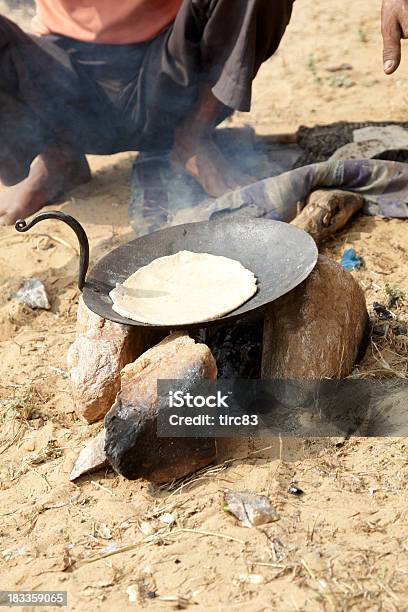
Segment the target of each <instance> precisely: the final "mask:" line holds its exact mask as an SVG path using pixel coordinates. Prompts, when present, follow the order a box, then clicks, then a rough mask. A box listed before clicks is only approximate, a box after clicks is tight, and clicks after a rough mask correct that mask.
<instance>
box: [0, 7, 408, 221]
mask: <svg viewBox="0 0 408 612" xmlns="http://www.w3.org/2000/svg"><path fill="white" fill-rule="evenodd" d="M293 2H294V0H120V2H112V1H111V0H94V1H93V2H90V1H89V0H37V2H36V4H37V14H36V17H35V19H34V22H33V31H34V32H35V35H31V34H27V33H25V32H23V31H22V30H21V29H20V28H19V27H18V26H17V25H16V24H15V23H13V22H12V21H10V20H9V19H8V18H7V17H6V16H3V15H0V78H1V87H0V138H1V149H0V181H1V182H2V183H3V185H5V186H8V187H10V188H9V189H7V190H5V191H3V192H2V193H1V194H0V224H3V225H5V224H10V223H14V222H15V221H16V220H17V219H18V218H25V217H27V216H29V215H31V214H33V213H34V212H36V211H37V210H39V209H40V208H42V207H43V206H44V205H45V204H49V203H52V202H55V200H56V199H58V198H60V197H61V196H62V195H64V194H66V193H67V192H68V191H69V190H71V189H72V188H74V187H77V186H78V185H80V184H82V183H85V182H86V181H88V180H89V178H90V169H89V165H88V163H87V160H86V157H85V154H87V153H93V154H103V155H106V154H112V153H117V152H120V151H154V152H156V151H157V152H158V153H160V151H165V150H167V151H168V150H171V157H170V158H171V163H172V164H173V165H174V166H175V167H179V168H180V167H181V168H183V169H184V170H185V171H187V172H188V173H189V174H190V175H192V176H193V177H194V178H195V180H196V181H197V182H198V183H199V184H200V185H201V186H202V187H203V189H204V190H205V191H206V192H207V193H208V194H209V195H211V196H220V195H222V194H223V193H225V192H226V191H229V190H232V189H236V188H238V187H240V186H243V185H245V184H248V183H250V182H251V181H253V180H254V179H252V178H251V177H250V176H246V175H243V174H241V173H240V172H238V171H237V169H236V168H234V167H233V166H231V165H230V163H229V162H227V160H226V159H225V158H224V157H223V155H222V153H221V151H220V150H219V149H218V148H217V146H216V145H215V143H214V141H213V132H214V129H215V127H216V126H217V125H218V124H219V123H220V122H221V121H223V120H224V119H225V118H226V117H227V116H228V115H230V114H231V113H233V112H234V111H235V110H239V111H249V110H250V107H251V89H252V82H253V79H254V78H255V76H256V74H257V72H258V70H259V68H260V66H261V64H262V63H263V62H265V61H266V60H267V59H268V58H269V57H271V56H272V55H273V54H274V53H275V51H276V50H277V48H278V46H279V43H280V41H281V39H282V37H283V35H284V32H285V29H286V26H287V25H288V23H289V20H290V17H291V14H292V7H293ZM328 10H330V9H329V8H328ZM382 24H383V38H384V71H385V72H386V74H391V73H393V72H394V71H395V70H396V69H397V68H398V65H399V63H400V57H401V39H403V38H407V37H408V0H383V9H382ZM33 162H34V163H33Z"/></svg>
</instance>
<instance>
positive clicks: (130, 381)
mask: <svg viewBox="0 0 408 612" xmlns="http://www.w3.org/2000/svg"><path fill="white" fill-rule="evenodd" d="M216 377H217V366H216V363H215V360H214V358H213V356H212V354H211V351H210V349H209V348H208V347H207V346H206V345H204V344H196V343H195V342H194V340H193V339H192V338H190V337H189V336H188V335H186V334H184V333H181V332H180V333H174V334H172V335H170V336H168V337H167V338H165V339H164V340H163V341H162V342H160V344H158V345H157V346H155V347H154V348H152V349H150V350H148V351H147V352H146V353H144V354H143V355H142V356H141V357H139V359H137V361H135V363H132V364H129V365H128V366H126V367H125V368H124V370H123V371H122V374H121V378H122V383H121V390H120V392H119V394H118V396H117V398H116V402H115V404H114V405H113V406H112V409H111V410H110V411H109V413H108V414H107V415H106V417H105V428H106V445H105V452H106V455H107V458H108V460H109V463H110V464H111V465H112V467H113V468H114V469H115V470H116V471H117V472H119V473H120V474H122V475H123V476H125V477H126V478H129V479H136V478H146V479H148V480H150V481H152V482H156V483H160V482H168V481H170V480H173V479H177V478H181V477H183V476H185V475H187V474H190V473H192V472H194V471H196V470H197V469H199V468H201V467H204V466H206V465H208V464H209V463H211V462H212V461H213V460H214V459H215V456H216V446H215V440H214V439H205V438H159V437H158V436H157V432H156V429H157V414H158V410H159V408H160V405H159V404H160V400H159V399H158V396H157V380H158V379H162V380H176V379H179V380H183V381H187V382H186V391H188V386H189V384H190V383H191V385H193V384H194V383H195V382H196V381H198V380H202V379H209V380H214V379H215V378H216Z"/></svg>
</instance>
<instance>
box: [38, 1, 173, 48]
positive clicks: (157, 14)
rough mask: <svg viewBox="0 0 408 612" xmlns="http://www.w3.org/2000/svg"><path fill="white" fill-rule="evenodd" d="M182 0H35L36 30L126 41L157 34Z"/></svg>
mask: <svg viewBox="0 0 408 612" xmlns="http://www.w3.org/2000/svg"><path fill="white" fill-rule="evenodd" d="M181 3H182V0H37V15H36V16H35V18H34V20H33V29H34V32H35V33H36V34H39V35H44V34H51V33H52V34H62V35H64V36H69V37H70V38H75V39H77V40H83V41H88V42H100V43H109V44H126V43H137V42H143V41H146V40H149V39H151V38H153V37H154V36H157V34H159V33H160V32H161V31H162V30H164V29H165V28H166V26H168V25H169V24H170V23H171V22H172V21H174V19H175V17H176V15H177V12H178V10H179V8H180V5H181Z"/></svg>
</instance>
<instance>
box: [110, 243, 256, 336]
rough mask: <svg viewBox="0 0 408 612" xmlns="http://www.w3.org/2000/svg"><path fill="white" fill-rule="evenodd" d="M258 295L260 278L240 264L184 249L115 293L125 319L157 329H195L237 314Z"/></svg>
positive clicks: (155, 263)
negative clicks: (224, 316) (236, 312)
mask: <svg viewBox="0 0 408 612" xmlns="http://www.w3.org/2000/svg"><path fill="white" fill-rule="evenodd" d="M256 291H257V285H256V277H255V275H254V274H253V273H252V272H250V271H249V270H247V269H246V268H244V266H243V265H242V264H241V263H239V261H235V260H234V259H229V258H227V257H220V256H217V255H209V254H206V253H192V252H190V251H180V252H179V253H176V254H175V255H169V256H167V257H160V258H158V259H155V260H154V261H152V263H150V264H149V265H148V266H144V267H143V268H139V270H137V272H135V273H134V274H132V275H131V276H130V277H129V278H128V279H127V280H125V282H124V283H123V284H122V285H117V287H116V288H115V289H113V290H112V291H111V292H110V294H109V295H110V298H111V299H112V302H113V306H112V308H113V310H114V311H115V312H117V313H118V314H120V315H121V316H122V317H126V318H128V319H132V320H134V321H140V322H141V323H149V324H151V325H192V324H194V323H202V322H203V321H211V320H213V319H217V318H218V317H222V316H223V315H225V314H227V313H229V312H232V311H233V310H235V309H236V308H239V306H242V304H244V303H245V302H246V301H247V300H249V299H250V298H251V297H252V296H253V295H254V294H255V293H256Z"/></svg>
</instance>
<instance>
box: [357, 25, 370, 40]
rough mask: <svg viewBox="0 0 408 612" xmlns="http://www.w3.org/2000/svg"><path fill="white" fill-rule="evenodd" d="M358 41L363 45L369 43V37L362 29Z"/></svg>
mask: <svg viewBox="0 0 408 612" xmlns="http://www.w3.org/2000/svg"><path fill="white" fill-rule="evenodd" d="M358 40H359V41H360V42H361V43H363V44H366V43H368V36H367V34H366V33H365V32H364V30H362V29H361V28H360V29H359V30H358Z"/></svg>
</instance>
